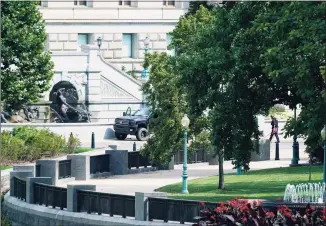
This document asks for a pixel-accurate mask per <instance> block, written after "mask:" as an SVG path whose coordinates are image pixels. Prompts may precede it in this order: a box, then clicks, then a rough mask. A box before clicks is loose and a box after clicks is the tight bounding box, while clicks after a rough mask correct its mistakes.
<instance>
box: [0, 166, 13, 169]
mask: <svg viewBox="0 0 326 226" xmlns="http://www.w3.org/2000/svg"><path fill="white" fill-rule="evenodd" d="M11 167H12V166H0V170H6V169H10V168H11Z"/></svg>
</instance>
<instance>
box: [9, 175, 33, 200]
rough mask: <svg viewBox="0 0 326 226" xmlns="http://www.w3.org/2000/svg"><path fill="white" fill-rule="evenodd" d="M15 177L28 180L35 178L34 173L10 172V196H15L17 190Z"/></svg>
mask: <svg viewBox="0 0 326 226" xmlns="http://www.w3.org/2000/svg"><path fill="white" fill-rule="evenodd" d="M14 177H19V178H21V179H26V178H27V177H33V172H32V171H12V172H10V196H13V195H14V189H15V187H14ZM26 190H27V189H26Z"/></svg>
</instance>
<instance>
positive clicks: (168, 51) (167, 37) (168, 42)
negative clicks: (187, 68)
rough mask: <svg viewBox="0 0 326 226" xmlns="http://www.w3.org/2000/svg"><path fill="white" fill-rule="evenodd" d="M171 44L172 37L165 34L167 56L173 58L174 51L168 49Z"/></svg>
mask: <svg viewBox="0 0 326 226" xmlns="http://www.w3.org/2000/svg"><path fill="white" fill-rule="evenodd" d="M171 42H172V35H170V34H166V48H167V54H168V55H170V56H175V49H174V48H173V49H168V47H169V45H170V44H171Z"/></svg>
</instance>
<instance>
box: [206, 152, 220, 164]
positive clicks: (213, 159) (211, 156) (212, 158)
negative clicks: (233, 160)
mask: <svg viewBox="0 0 326 226" xmlns="http://www.w3.org/2000/svg"><path fill="white" fill-rule="evenodd" d="M207 155H208V156H207V157H208V165H218V164H219V162H218V155H217V154H215V153H208V154H207Z"/></svg>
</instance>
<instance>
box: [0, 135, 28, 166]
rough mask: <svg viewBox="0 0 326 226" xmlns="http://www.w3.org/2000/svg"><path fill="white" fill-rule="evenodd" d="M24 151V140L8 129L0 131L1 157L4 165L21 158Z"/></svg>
mask: <svg viewBox="0 0 326 226" xmlns="http://www.w3.org/2000/svg"><path fill="white" fill-rule="evenodd" d="M24 153H25V144H24V141H23V140H21V139H19V138H17V137H14V136H12V135H11V133H10V132H8V131H3V132H2V133H1V157H2V159H3V162H4V163H5V165H8V164H10V163H12V162H15V161H19V160H22V159H23V158H24Z"/></svg>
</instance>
